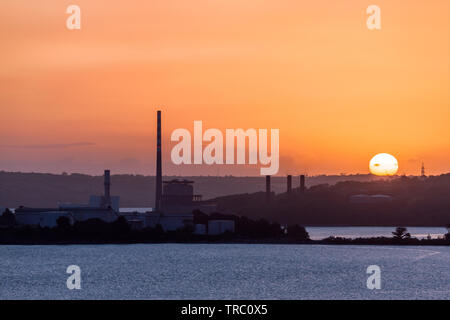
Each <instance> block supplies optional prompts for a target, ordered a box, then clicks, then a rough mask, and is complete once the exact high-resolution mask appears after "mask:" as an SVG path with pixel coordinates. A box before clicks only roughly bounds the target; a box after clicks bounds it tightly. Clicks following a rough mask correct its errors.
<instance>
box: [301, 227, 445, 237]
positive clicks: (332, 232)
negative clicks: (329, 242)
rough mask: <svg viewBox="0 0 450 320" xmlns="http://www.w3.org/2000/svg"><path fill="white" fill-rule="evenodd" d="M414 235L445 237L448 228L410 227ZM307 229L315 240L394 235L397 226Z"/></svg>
mask: <svg viewBox="0 0 450 320" xmlns="http://www.w3.org/2000/svg"><path fill="white" fill-rule="evenodd" d="M407 229H408V232H409V233H410V234H411V236H412V237H414V238H418V239H425V238H427V237H428V235H430V237H431V238H432V239H437V238H443V237H444V235H445V234H446V233H447V229H445V228H440V227H408V228H407ZM306 230H307V231H308V233H309V236H310V238H311V239H313V240H320V239H324V238H327V237H330V236H334V237H343V238H350V239H355V238H359V237H361V238H371V237H389V238H391V237H392V232H393V231H395V227H307V228H306Z"/></svg>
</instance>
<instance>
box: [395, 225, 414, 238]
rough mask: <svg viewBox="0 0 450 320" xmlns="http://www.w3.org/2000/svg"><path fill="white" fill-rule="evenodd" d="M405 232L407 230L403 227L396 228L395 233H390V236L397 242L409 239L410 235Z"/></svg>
mask: <svg viewBox="0 0 450 320" xmlns="http://www.w3.org/2000/svg"><path fill="white" fill-rule="evenodd" d="M407 231H408V229H406V228H405V227H397V228H396V229H395V231H394V232H392V234H393V235H394V239H397V240H403V239H410V238H411V234H410V233H409V232H407Z"/></svg>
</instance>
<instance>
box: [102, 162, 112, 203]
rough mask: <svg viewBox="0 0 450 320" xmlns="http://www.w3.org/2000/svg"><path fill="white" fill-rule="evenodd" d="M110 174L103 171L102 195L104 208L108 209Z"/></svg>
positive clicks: (109, 201) (107, 171)
mask: <svg viewBox="0 0 450 320" xmlns="http://www.w3.org/2000/svg"><path fill="white" fill-rule="evenodd" d="M110 174H111V172H110V171H109V170H105V174H104V184H105V195H104V200H103V201H104V206H105V207H109V206H111V192H110V189H111V179H110Z"/></svg>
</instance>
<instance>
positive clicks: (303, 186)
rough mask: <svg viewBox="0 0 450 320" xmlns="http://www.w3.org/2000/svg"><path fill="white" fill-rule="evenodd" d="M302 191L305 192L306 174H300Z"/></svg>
mask: <svg viewBox="0 0 450 320" xmlns="http://www.w3.org/2000/svg"><path fill="white" fill-rule="evenodd" d="M300 192H302V193H303V192H305V175H304V174H302V175H301V176H300Z"/></svg>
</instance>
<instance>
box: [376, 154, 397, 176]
mask: <svg viewBox="0 0 450 320" xmlns="http://www.w3.org/2000/svg"><path fill="white" fill-rule="evenodd" d="M369 169H370V173H372V174H374V175H377V176H393V175H394V174H396V173H397V171H398V162H397V159H395V157H394V156H392V155H390V154H387V153H379V154H377V155H376V156H374V157H373V158H372V160H370V163H369Z"/></svg>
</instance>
